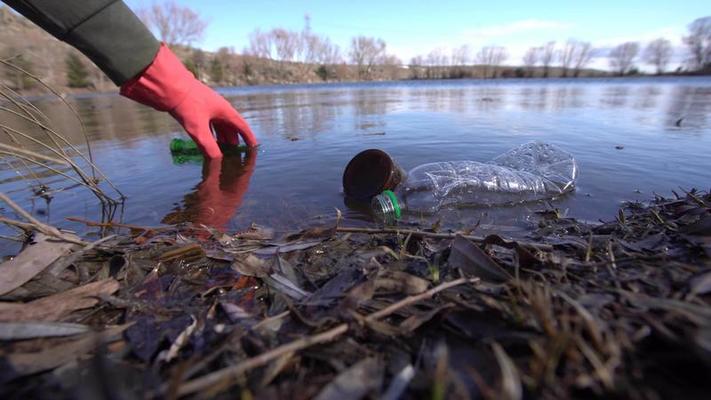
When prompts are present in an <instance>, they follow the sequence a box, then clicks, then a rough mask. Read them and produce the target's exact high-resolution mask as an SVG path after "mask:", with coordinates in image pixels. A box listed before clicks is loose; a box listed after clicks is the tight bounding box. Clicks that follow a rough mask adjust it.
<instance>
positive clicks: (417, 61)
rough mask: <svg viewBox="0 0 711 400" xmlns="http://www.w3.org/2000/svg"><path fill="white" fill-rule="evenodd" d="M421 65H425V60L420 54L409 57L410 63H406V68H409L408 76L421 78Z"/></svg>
mask: <svg viewBox="0 0 711 400" xmlns="http://www.w3.org/2000/svg"><path fill="white" fill-rule="evenodd" d="M423 65H425V60H424V58H423V57H422V56H415V57H412V59H410V65H408V68H410V77H411V78H412V79H420V78H422V75H421V72H422V66H423Z"/></svg>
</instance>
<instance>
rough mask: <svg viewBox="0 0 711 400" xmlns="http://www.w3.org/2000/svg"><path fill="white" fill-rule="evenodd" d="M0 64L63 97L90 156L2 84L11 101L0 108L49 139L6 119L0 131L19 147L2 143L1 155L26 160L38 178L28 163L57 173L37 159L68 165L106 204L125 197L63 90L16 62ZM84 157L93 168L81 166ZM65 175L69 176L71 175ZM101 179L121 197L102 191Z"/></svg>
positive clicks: (0, 89) (2, 92)
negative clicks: (95, 153) (93, 149)
mask: <svg viewBox="0 0 711 400" xmlns="http://www.w3.org/2000/svg"><path fill="white" fill-rule="evenodd" d="M0 65H3V66H5V67H6V68H9V69H13V70H15V71H17V72H19V73H22V74H24V75H26V76H27V77H29V78H31V79H32V80H34V81H36V82H37V83H38V84H39V85H40V86H41V87H43V88H44V89H46V90H47V91H49V92H50V93H51V94H52V95H53V96H54V97H56V98H57V99H59V100H60V101H61V102H62V103H63V104H64V105H65V106H66V107H67V109H68V110H69V111H70V112H71V113H72V114H73V115H74V116H75V117H76V118H77V121H78V122H79V125H80V128H81V129H80V131H81V133H82V135H83V137H84V141H85V145H86V151H87V155H84V153H83V152H82V151H80V150H79V149H78V148H77V147H76V146H74V145H73V144H72V143H71V142H69V140H67V138H66V137H64V136H63V135H62V134H60V133H59V132H57V130H55V129H54V128H52V126H51V121H50V120H49V118H48V117H47V116H46V115H45V114H44V113H42V111H41V110H39V109H38V108H37V107H35V106H34V105H32V104H31V103H30V102H29V101H28V100H27V99H25V98H23V97H22V96H20V95H19V94H18V93H17V92H15V91H14V90H12V89H11V88H9V87H7V86H6V85H2V87H0V96H1V97H2V98H4V99H5V100H7V102H8V103H9V104H8V105H4V106H0V111H3V112H5V113H7V114H9V115H11V116H13V117H16V118H19V119H20V120H21V121H22V122H23V123H25V124H27V125H29V126H34V127H36V128H37V129H39V131H41V132H43V133H44V134H45V136H46V138H47V141H42V140H38V139H37V138H35V137H33V136H32V135H31V134H29V133H27V132H23V131H20V130H18V129H15V128H13V127H11V126H8V125H7V124H6V123H4V122H3V123H0V130H2V132H3V133H4V134H5V135H6V136H8V137H9V138H10V139H11V140H12V142H13V143H14V144H15V146H9V145H7V144H4V145H1V146H0V150H2V152H0V154H3V155H6V156H13V157H14V158H16V159H18V160H20V161H21V162H22V163H23V165H24V167H25V169H26V170H27V171H29V172H30V174H31V175H34V176H35V177H36V175H35V174H34V172H33V170H32V168H30V167H29V165H28V164H27V162H30V163H32V164H35V165H37V166H39V167H41V168H45V169H48V170H50V171H51V172H53V173H57V171H56V169H53V168H51V167H49V166H48V165H46V164H41V163H38V162H37V160H42V161H47V162H50V163H55V164H60V165H68V166H70V167H71V168H72V170H73V171H74V173H76V175H77V176H78V178H75V179H73V181H75V182H77V183H80V184H81V185H83V186H85V187H87V188H89V189H90V190H91V191H92V192H93V193H94V194H95V195H96V196H97V197H98V198H99V200H101V201H102V203H109V204H117V203H119V202H120V201H121V200H123V199H124V196H123V194H122V193H121V192H120V191H119V190H118V189H117V188H116V187H115V186H114V185H113V183H112V182H111V181H110V180H109V179H108V177H107V176H106V175H105V174H103V173H102V172H101V170H100V169H99V168H98V167H97V166H96V164H95V163H94V159H93V155H92V152H91V144H90V143H89V139H88V136H87V135H86V131H85V128H84V125H83V123H82V121H81V119H80V118H79V114H78V113H77V112H76V110H75V109H74V108H73V107H72V105H71V104H70V103H69V102H68V101H67V100H66V99H65V98H64V97H63V96H62V95H61V94H60V93H59V92H57V91H56V90H54V89H53V88H51V87H50V86H49V85H47V84H46V83H44V82H43V81H42V80H41V79H40V78H39V77H37V76H35V75H33V74H31V73H29V72H28V71H25V70H24V69H22V68H20V67H18V66H16V65H13V64H12V63H11V62H9V61H7V60H0ZM18 138H22V139H24V140H26V141H28V142H30V143H33V144H34V145H37V146H38V147H40V148H41V149H43V150H45V151H46V152H48V153H52V154H53V155H52V156H48V155H45V154H41V153H38V152H36V151H32V150H28V149H25V148H24V146H23V144H22V143H21V142H20V141H19V140H18ZM80 160H81V161H83V163H85V164H86V166H87V167H88V169H89V171H85V170H84V169H83V168H82V167H81V166H80V165H79V163H78V161H80ZM61 175H62V176H65V177H67V174H61ZM36 180H39V179H36ZM100 181H105V182H106V183H107V184H108V185H109V186H110V187H111V189H113V190H114V191H115V192H116V193H117V194H118V198H114V197H112V196H110V195H108V194H107V193H106V192H105V191H104V190H102V189H101V188H100V187H99V182H100Z"/></svg>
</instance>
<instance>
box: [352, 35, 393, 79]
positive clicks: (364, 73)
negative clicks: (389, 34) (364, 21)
mask: <svg viewBox="0 0 711 400" xmlns="http://www.w3.org/2000/svg"><path fill="white" fill-rule="evenodd" d="M384 55H385V41H383V39H375V38H371V37H365V36H358V37H355V38H353V39H352V40H351V51H350V58H351V62H352V63H353V64H355V65H356V66H357V67H358V77H360V78H361V79H372V72H373V66H374V65H375V64H377V63H378V62H380V61H381V59H382V57H383V56H384Z"/></svg>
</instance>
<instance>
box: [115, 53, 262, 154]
mask: <svg viewBox="0 0 711 400" xmlns="http://www.w3.org/2000/svg"><path fill="white" fill-rule="evenodd" d="M121 95H123V96H125V97H128V98H129V99H131V100H135V101H137V102H139V103H141V104H145V105H147V106H150V107H153V108H155V109H156V110H159V111H168V112H170V115H172V116H173V118H175V119H176V120H178V122H180V125H182V126H183V128H185V130H186V131H187V132H188V135H190V137H191V138H192V139H193V140H194V141H195V143H196V144H197V145H198V147H199V148H200V150H201V151H202V153H203V154H204V155H205V156H206V157H208V158H220V157H222V151H220V148H219V146H218V145H217V142H216V141H215V138H214V137H213V135H212V130H211V129H210V125H212V127H213V128H214V129H215V132H216V134H217V140H218V141H219V142H220V143H225V144H230V145H236V144H239V139H238V138H237V133H239V135H241V136H242V139H244V141H245V143H246V144H247V146H249V147H254V146H256V145H257V139H256V138H255V137H254V133H252V129H251V128H250V127H249V125H248V124H247V121H245V120H244V118H242V116H241V115H239V113H238V112H237V111H236V110H235V109H234V108H233V107H232V106H231V105H230V103H229V102H227V100H225V99H224V97H222V96H220V95H219V94H217V93H216V92H215V91H214V90H212V89H210V88H209V87H207V86H206V85H204V84H203V83H202V82H200V81H199V80H197V79H195V76H193V74H192V72H190V71H188V69H187V68H185V66H184V65H183V63H181V62H180V60H179V59H178V57H176V56H175V54H173V52H172V51H170V49H169V48H168V47H167V46H166V45H165V44H161V46H160V50H158V54H156V57H155V59H153V62H152V63H151V65H149V66H148V68H146V69H145V70H144V71H143V72H142V73H141V74H140V75H138V76H136V77H135V78H133V79H131V80H129V81H127V82H126V83H124V84H123V85H122V86H121Z"/></svg>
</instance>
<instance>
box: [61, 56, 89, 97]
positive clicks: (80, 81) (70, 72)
mask: <svg viewBox="0 0 711 400" xmlns="http://www.w3.org/2000/svg"><path fill="white" fill-rule="evenodd" d="M65 62H66V66H67V83H68V85H69V87H73V88H85V87H89V86H91V82H90V81H89V71H88V70H87V69H86V66H85V65H84V63H83V62H82V60H81V58H80V57H79V56H78V55H77V54H76V53H74V52H70V53H69V54H67V59H66V61H65Z"/></svg>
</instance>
